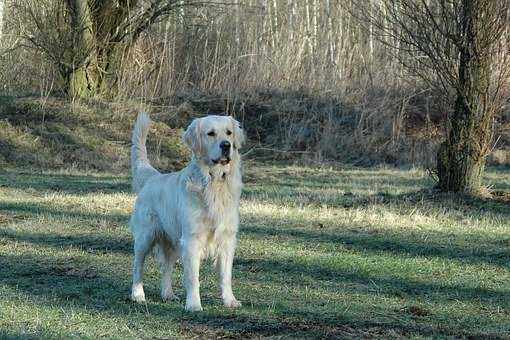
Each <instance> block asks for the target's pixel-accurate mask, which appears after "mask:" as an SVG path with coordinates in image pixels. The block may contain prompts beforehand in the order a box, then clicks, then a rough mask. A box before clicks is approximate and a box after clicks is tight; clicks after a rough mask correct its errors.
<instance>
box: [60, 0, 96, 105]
mask: <svg viewBox="0 0 510 340" xmlns="http://www.w3.org/2000/svg"><path fill="white" fill-rule="evenodd" d="M68 4H69V8H70V11H71V25H72V30H73V33H74V41H75V45H74V52H73V54H74V61H73V67H72V70H71V71H70V74H69V75H68V77H67V78H68V79H67V82H68V94H69V95H70V96H71V97H73V98H76V97H77V98H87V97H92V96H94V95H95V94H96V90H97V78H98V63H97V53H96V46H97V41H96V39H95V35H94V31H93V21H92V14H91V10H90V7H89V4H88V1H87V0H68Z"/></svg>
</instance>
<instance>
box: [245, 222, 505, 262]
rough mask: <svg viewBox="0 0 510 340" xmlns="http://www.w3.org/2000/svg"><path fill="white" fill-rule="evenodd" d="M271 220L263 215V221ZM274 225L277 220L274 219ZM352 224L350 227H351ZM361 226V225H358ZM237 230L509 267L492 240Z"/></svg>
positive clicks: (442, 235)
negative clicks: (475, 241)
mask: <svg viewBox="0 0 510 340" xmlns="http://www.w3.org/2000/svg"><path fill="white" fill-rule="evenodd" d="M271 222H272V220H269V221H268V219H267V218H265V220H264V224H266V225H267V224H268V223H271ZM274 222H275V224H276V225H277V224H278V222H281V221H278V220H275V221H274ZM354 228H356V226H355V225H353V226H352V229H351V230H355V229H354ZM359 229H360V230H363V228H362V227H360V228H359ZM241 233H243V234H248V235H252V236H255V237H258V238H264V237H267V236H276V237H278V238H281V239H283V240H287V239H290V240H291V241H298V242H301V243H311V244H316V243H320V244H326V245H339V246H340V245H342V246H343V247H344V248H347V249H354V250H357V251H360V252H367V251H368V252H385V253H390V254H394V255H397V256H398V255H406V256H410V257H417V256H423V257H428V258H443V259H450V260H456V261H459V262H465V263H473V264H485V263H486V264H491V265H497V266H500V267H501V268H505V269H510V254H509V253H508V247H507V246H506V245H505V243H503V242H502V243H501V244H493V245H492V246H491V247H480V244H467V245H466V246H460V245H456V244H452V243H439V242H434V241H433V240H427V241H424V240H423V238H422V237H420V236H419V235H415V236H413V235H410V234H398V233H394V232H389V231H385V232H384V233H382V234H380V235H378V234H365V233H361V232H360V233H353V232H346V231H345V230H335V231H320V230H303V229H295V228H272V227H266V226H262V225H255V224H251V223H250V224H248V225H245V226H242V227H241ZM431 238H434V239H439V240H448V238H449V235H448V234H447V233H443V232H438V231H435V232H434V235H433V237H431Z"/></svg>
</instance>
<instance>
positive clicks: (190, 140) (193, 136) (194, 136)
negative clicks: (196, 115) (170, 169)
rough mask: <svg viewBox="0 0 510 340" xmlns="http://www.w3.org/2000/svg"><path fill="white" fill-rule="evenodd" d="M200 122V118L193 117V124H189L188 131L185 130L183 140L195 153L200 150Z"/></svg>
mask: <svg viewBox="0 0 510 340" xmlns="http://www.w3.org/2000/svg"><path fill="white" fill-rule="evenodd" d="M199 129H200V122H199V120H198V119H193V121H192V122H191V124H190V125H189V126H188V128H187V129H186V131H185V132H184V135H183V138H182V140H183V141H184V144H186V145H187V146H188V147H189V148H190V149H191V151H193V152H194V153H197V152H198V149H199V146H200V141H199V139H200V131H199Z"/></svg>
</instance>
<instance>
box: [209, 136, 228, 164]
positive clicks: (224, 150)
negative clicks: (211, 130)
mask: <svg viewBox="0 0 510 340" xmlns="http://www.w3.org/2000/svg"><path fill="white" fill-rule="evenodd" d="M230 148H231V144H230V142H229V141H228V140H224V141H222V142H221V143H220V149H221V157H220V158H218V159H213V160H212V162H213V163H214V164H221V165H227V164H228V163H230Z"/></svg>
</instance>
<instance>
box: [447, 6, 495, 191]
mask: <svg viewBox="0 0 510 340" xmlns="http://www.w3.org/2000/svg"><path fill="white" fill-rule="evenodd" d="M462 5H463V16H462V22H461V23H462V32H461V34H462V37H463V39H461V41H460V46H459V49H460V59H459V68H458V72H459V86H458V88H457V89H456V90H457V99H456V102H455V107H454V113H453V117H452V118H451V120H450V130H449V135H448V139H447V140H446V141H445V142H444V143H443V144H442V145H441V147H440V149H439V152H438V157H437V171H438V177H439V188H440V189H441V190H442V191H453V192H464V193H476V192H478V191H479V190H480V189H481V181H482V175H483V170H484V166H485V157H486V155H487V152H488V150H489V143H490V140H491V132H492V131H491V128H492V119H493V116H494V114H493V110H492V109H490V107H489V105H488V104H489V103H488V100H489V98H488V97H489V82H490V61H491V56H490V52H488V51H487V49H485V51H481V49H482V48H483V47H482V46H480V45H481V43H480V41H481V37H480V35H481V34H480V33H481V30H482V29H483V26H484V24H485V23H484V21H483V18H484V16H483V15H482V13H481V12H482V10H483V9H482V8H480V6H481V2H480V1H477V0H463V1H462Z"/></svg>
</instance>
